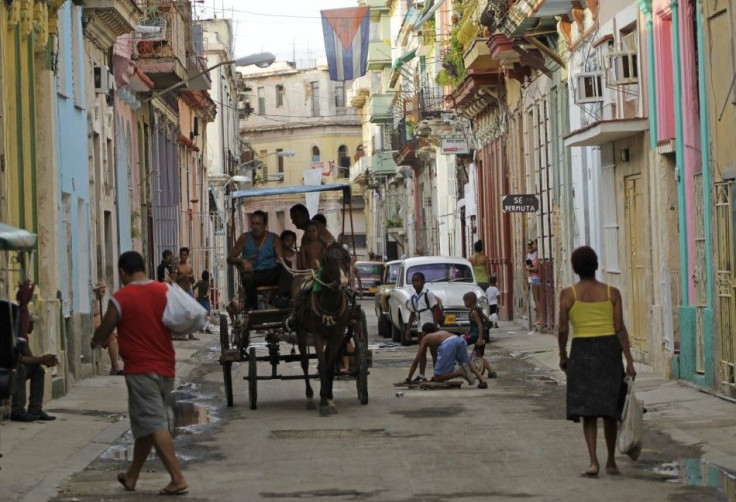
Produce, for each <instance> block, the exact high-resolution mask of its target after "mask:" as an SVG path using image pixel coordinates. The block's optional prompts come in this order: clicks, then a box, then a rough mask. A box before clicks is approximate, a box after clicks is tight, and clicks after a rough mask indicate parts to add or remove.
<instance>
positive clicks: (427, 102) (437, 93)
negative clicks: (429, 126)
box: [417, 84, 447, 120]
mask: <svg viewBox="0 0 736 502" xmlns="http://www.w3.org/2000/svg"><path fill="white" fill-rule="evenodd" d="M417 98H418V100H417V101H418V105H419V109H418V112H419V113H418V120H424V119H428V118H434V117H439V116H440V115H441V114H442V113H446V112H447V110H446V109H445V104H444V99H445V95H444V93H443V92H442V89H440V87H439V86H437V85H434V84H428V85H426V86H425V87H424V88H423V89H420V90H419V92H418V93H417Z"/></svg>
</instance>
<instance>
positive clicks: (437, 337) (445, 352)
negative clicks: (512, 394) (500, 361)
mask: <svg viewBox="0 0 736 502" xmlns="http://www.w3.org/2000/svg"><path fill="white" fill-rule="evenodd" d="M422 333H423V334H424V337H423V338H422V340H421V341H420V342H419V348H418V349H417V354H416V356H414V361H413V362H412V363H411V368H410V369H409V376H408V377H407V378H406V380H405V381H406V383H412V380H411V377H412V376H413V375H414V371H415V370H416V369H417V366H418V365H419V360H420V359H422V356H424V357H425V359H426V353H427V349H429V350H430V351H431V352H432V353H434V352H436V353H437V357H436V358H435V365H434V375H433V376H432V381H433V382H445V381H447V380H451V379H453V378H460V377H462V378H465V380H467V382H468V383H469V384H470V385H473V384H474V383H475V378H474V376H473V375H475V377H477V378H478V382H479V383H478V388H479V389H487V388H488V384H487V383H486V382H485V381H484V380H483V377H482V376H481V374H480V372H479V371H478V370H477V369H476V368H475V367H474V366H473V365H472V364H470V363H469V361H468V344H467V343H465V339H464V338H463V337H461V336H457V335H454V334H452V333H450V332H449V331H437V327H436V326H435V325H434V323H431V322H428V323H425V324H423V325H422ZM456 362H457V363H458V365H459V369H457V370H456V369H455V363H456Z"/></svg>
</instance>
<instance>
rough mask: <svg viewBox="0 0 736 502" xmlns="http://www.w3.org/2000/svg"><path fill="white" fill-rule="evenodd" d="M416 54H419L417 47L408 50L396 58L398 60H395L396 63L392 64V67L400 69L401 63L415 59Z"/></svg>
mask: <svg viewBox="0 0 736 502" xmlns="http://www.w3.org/2000/svg"><path fill="white" fill-rule="evenodd" d="M416 55H417V49H413V50H411V51H409V52H407V53H406V54H404V55H403V56H401V57H399V58H396V60H394V64H392V65H391V69H393V70H398V69H399V68H401V65H403V64H404V63H408V62H409V61H411V60H412V59H414V58H415V57H416Z"/></svg>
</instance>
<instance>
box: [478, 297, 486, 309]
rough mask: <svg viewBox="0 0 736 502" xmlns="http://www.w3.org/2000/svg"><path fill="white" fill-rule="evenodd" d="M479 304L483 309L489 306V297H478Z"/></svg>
mask: <svg viewBox="0 0 736 502" xmlns="http://www.w3.org/2000/svg"><path fill="white" fill-rule="evenodd" d="M478 306H479V307H480V308H482V309H484V308H486V307H487V306H488V297H487V296H486V295H483V296H481V297H480V298H478Z"/></svg>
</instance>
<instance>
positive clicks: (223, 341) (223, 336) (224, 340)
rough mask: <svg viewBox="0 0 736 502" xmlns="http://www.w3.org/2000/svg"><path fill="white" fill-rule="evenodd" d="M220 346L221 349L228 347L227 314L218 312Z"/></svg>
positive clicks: (224, 349)
mask: <svg viewBox="0 0 736 502" xmlns="http://www.w3.org/2000/svg"><path fill="white" fill-rule="evenodd" d="M220 348H221V349H222V351H223V352H224V351H226V350H229V349H230V334H229V333H228V330H227V316H226V315H225V314H220Z"/></svg>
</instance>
